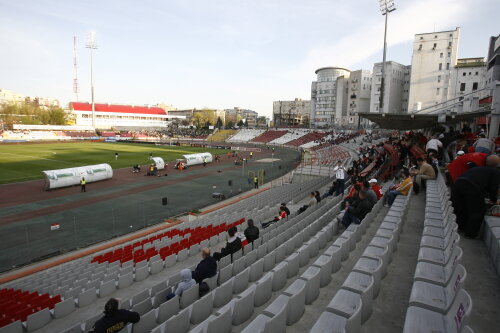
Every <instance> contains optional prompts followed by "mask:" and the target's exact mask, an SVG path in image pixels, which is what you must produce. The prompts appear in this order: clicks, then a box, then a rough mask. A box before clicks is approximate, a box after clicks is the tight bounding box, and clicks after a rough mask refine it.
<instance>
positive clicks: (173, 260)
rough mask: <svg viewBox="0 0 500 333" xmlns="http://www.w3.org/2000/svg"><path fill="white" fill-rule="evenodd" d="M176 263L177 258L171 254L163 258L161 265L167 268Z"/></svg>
mask: <svg viewBox="0 0 500 333" xmlns="http://www.w3.org/2000/svg"><path fill="white" fill-rule="evenodd" d="M176 262H177V256H176V255H175V254H171V255H169V256H168V257H166V258H165V261H164V264H163V265H164V266H165V268H169V267H172V266H174V265H175V263H176Z"/></svg>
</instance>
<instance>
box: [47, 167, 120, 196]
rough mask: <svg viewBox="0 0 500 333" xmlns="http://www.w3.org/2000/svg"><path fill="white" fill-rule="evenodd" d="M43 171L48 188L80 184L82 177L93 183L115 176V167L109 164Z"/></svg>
mask: <svg viewBox="0 0 500 333" xmlns="http://www.w3.org/2000/svg"><path fill="white" fill-rule="evenodd" d="M42 173H43V174H44V175H45V189H46V190H51V189H54V188H59V187H66V186H73V185H79V184H80V180H81V179H82V178H85V181H86V182H87V183H91V182H97V181H99V180H105V179H110V178H112V177H113V169H112V168H111V165H109V164H96V165H87V166H82V167H76V168H68V169H59V170H46V171H42Z"/></svg>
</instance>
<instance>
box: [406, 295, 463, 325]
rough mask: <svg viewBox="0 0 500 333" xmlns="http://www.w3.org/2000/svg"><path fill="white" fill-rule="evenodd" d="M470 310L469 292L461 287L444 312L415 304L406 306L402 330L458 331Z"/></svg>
mask: <svg viewBox="0 0 500 333" xmlns="http://www.w3.org/2000/svg"><path fill="white" fill-rule="evenodd" d="M471 310H472V300H471V298H470V296H469V294H468V293H467V292H466V291H465V290H463V289H462V290H460V292H459V293H458V295H457V296H456V298H455V301H454V302H453V304H452V306H451V307H450V309H449V311H448V312H447V313H446V314H442V313H439V312H434V311H431V310H428V309H424V308H420V307H417V306H410V307H408V310H407V311H406V318H405V325H404V329H403V332H404V333H414V332H446V333H455V332H456V333H458V332H460V331H461V328H462V327H464V326H465V325H466V324H467V319H468V317H469V315H470V313H471Z"/></svg>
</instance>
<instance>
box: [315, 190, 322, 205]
mask: <svg viewBox="0 0 500 333" xmlns="http://www.w3.org/2000/svg"><path fill="white" fill-rule="evenodd" d="M314 197H315V198H316V202H317V203H320V202H321V195H320V194H319V191H314Z"/></svg>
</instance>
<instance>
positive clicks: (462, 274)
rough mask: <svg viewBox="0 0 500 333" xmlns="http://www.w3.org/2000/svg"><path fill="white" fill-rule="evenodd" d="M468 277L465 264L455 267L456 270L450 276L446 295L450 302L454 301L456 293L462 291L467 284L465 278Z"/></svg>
mask: <svg viewBox="0 0 500 333" xmlns="http://www.w3.org/2000/svg"><path fill="white" fill-rule="evenodd" d="M466 279H467V271H466V270H465V268H464V266H462V265H460V264H459V265H457V267H455V271H454V272H453V275H452V276H451V278H450V282H449V283H448V285H447V286H446V297H447V298H448V299H449V302H450V303H451V302H453V300H454V299H455V297H456V295H457V294H458V293H459V292H460V290H461V289H462V288H463V286H464V284H465V280H466Z"/></svg>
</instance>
